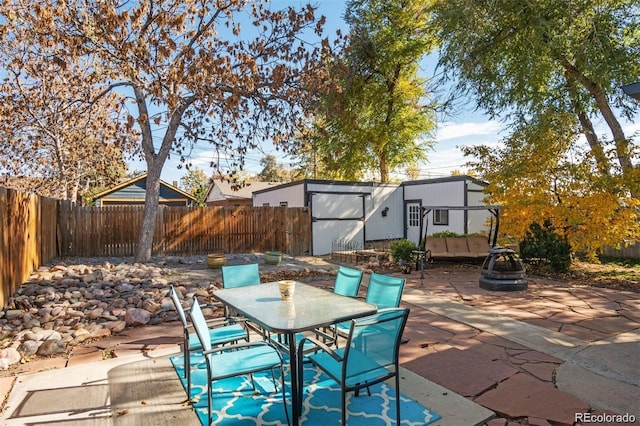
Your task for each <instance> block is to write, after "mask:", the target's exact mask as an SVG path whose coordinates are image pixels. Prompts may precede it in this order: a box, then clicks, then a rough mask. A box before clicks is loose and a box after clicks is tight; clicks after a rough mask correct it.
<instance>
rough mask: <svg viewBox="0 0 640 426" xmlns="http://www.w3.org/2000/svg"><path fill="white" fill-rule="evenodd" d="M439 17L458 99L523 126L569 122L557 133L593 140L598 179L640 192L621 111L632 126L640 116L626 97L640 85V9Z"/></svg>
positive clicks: (615, 0)
mask: <svg viewBox="0 0 640 426" xmlns="http://www.w3.org/2000/svg"><path fill="white" fill-rule="evenodd" d="M433 12H434V16H435V18H434V20H433V27H434V28H436V29H437V34H438V36H439V38H440V39H441V40H442V49H441V57H440V67H441V68H442V69H443V75H444V79H443V82H445V83H447V82H448V81H450V80H454V81H457V86H456V87H457V93H461V94H471V95H474V96H475V97H476V99H477V105H478V107H480V108H482V109H485V110H486V111H488V112H489V113H490V114H491V115H492V116H495V115H498V114H505V118H507V119H511V120H513V122H514V123H516V125H517V124H518V123H521V122H526V121H532V119H533V120H534V121H535V117H539V118H540V119H542V116H543V115H545V114H548V113H549V112H550V111H553V112H554V113H558V114H570V115H571V116H573V118H569V119H568V120H567V121H565V122H561V123H557V124H558V125H559V126H563V127H564V126H571V127H572V128H574V129H576V130H577V129H579V130H580V132H581V133H582V134H583V135H584V137H585V138H586V140H587V144H588V146H589V150H590V152H591V155H590V156H589V158H590V160H591V161H593V162H594V163H595V166H594V172H595V173H599V174H601V175H603V176H607V175H615V174H618V173H620V174H621V175H622V176H623V178H624V179H623V180H620V181H619V183H620V184H622V185H624V186H625V187H626V190H627V191H629V192H630V193H631V194H633V195H634V196H637V194H639V193H640V192H639V186H638V185H640V183H639V182H640V176H639V175H638V166H637V165H634V161H635V162H637V158H638V157H637V155H638V152H637V147H636V145H634V144H633V140H632V139H631V138H628V137H627V136H626V135H625V134H624V132H623V130H622V125H621V123H620V121H619V120H618V118H617V117H616V115H615V112H614V111H615V109H617V110H618V111H620V114H621V116H624V117H627V118H630V117H632V116H633V113H634V111H638V104H637V103H634V101H632V100H631V99H630V98H628V99H627V98H626V96H624V94H622V91H621V90H619V89H618V88H619V87H620V86H621V85H624V84H627V83H629V82H635V81H638V79H639V77H640V49H638V46H639V45H640V7H638V4H637V2H635V1H626V0H603V1H599V2H593V1H591V0H576V1H572V2H571V4H570V5H567V4H565V3H562V2H557V1H554V0H542V1H538V0H536V1H533V0H525V1H517V2H514V1H510V0H499V1H493V2H476V1H471V0H446V1H445V0H438V1H436V2H435V3H434V7H433ZM566 116H567V117H569V115H566ZM597 119H602V120H604V122H605V123H606V125H607V126H608V127H609V130H610V132H611V136H612V139H613V144H612V145H613V146H612V147H611V149H609V146H608V144H607V141H605V140H602V139H601V138H600V137H599V136H598V135H597V134H596V133H595V131H594V125H593V122H594V120H597ZM558 130H560V129H558ZM573 144H575V145H577V144H578V139H577V138H574V140H573Z"/></svg>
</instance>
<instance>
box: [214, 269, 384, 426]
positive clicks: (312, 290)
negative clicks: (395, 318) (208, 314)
mask: <svg viewBox="0 0 640 426" xmlns="http://www.w3.org/2000/svg"><path fill="white" fill-rule="evenodd" d="M213 295H214V297H215V298H216V299H218V300H219V301H220V302H222V303H224V304H225V305H227V306H228V307H230V308H232V309H233V310H235V311H236V312H238V313H239V314H242V315H243V316H245V317H246V318H247V319H249V320H250V321H253V322H255V323H256V324H258V325H260V326H261V327H263V328H264V329H265V330H267V331H269V332H272V333H278V334H283V335H284V336H285V339H286V341H287V342H295V341H296V333H301V332H304V331H310V330H313V329H316V328H318V327H324V326H329V325H331V324H335V323H339V322H342V321H349V320H352V319H356V318H361V317H365V316H368V315H373V314H375V313H376V312H377V308H376V306H375V305H372V304H369V303H366V302H364V301H362V300H359V299H355V298H351V297H346V296H342V295H339V294H335V293H333V292H330V291H327V290H323V289H321V288H317V287H313V286H311V285H307V284H303V283H300V282H296V284H295V291H294V293H293V298H292V299H291V300H282V299H281V298H280V292H279V289H278V282H277V281H276V282H270V283H264V284H260V285H254V286H249V287H236V288H227V289H222V290H217V291H215V292H214V293H213ZM288 349H289V366H290V369H289V370H290V374H291V398H292V412H293V416H292V417H293V419H292V420H293V424H294V425H297V424H298V419H299V417H300V411H301V409H302V389H298V375H299V374H301V372H302V363H301V362H300V363H298V361H297V353H296V347H295V343H294V344H291V345H289V346H288ZM298 364H300V365H298Z"/></svg>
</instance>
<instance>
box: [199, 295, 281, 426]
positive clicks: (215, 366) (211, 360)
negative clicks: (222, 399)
mask: <svg viewBox="0 0 640 426" xmlns="http://www.w3.org/2000/svg"><path fill="white" fill-rule="evenodd" d="M190 316H191V322H192V324H193V327H194V328H195V330H196V335H197V336H198V340H199V341H200V345H201V346H202V348H203V349H204V351H203V352H202V354H203V356H204V360H205V364H206V367H207V377H208V378H209V380H208V383H207V414H208V421H207V423H208V424H211V422H212V418H211V413H212V407H213V391H212V388H211V387H212V382H213V381H216V380H221V379H226V378H229V377H237V376H243V375H249V376H251V381H252V383H253V373H257V372H259V371H266V370H270V371H271V377H272V379H273V381H274V385H275V382H276V379H275V377H274V375H273V370H274V369H275V368H279V369H280V389H281V391H282V405H283V409H284V412H285V416H286V418H287V424H290V420H289V411H288V410H287V399H286V394H285V386H284V367H283V360H282V355H281V354H280V352H279V351H278V350H277V349H276V347H275V346H273V345H272V344H271V343H270V342H268V341H265V340H259V341H251V342H246V343H239V344H235V345H229V346H223V347H217V348H214V347H213V345H212V342H211V338H210V336H209V333H208V331H207V322H206V320H205V318H204V315H203V313H202V309H201V308H200V304H199V303H198V300H197V299H196V298H194V300H193V304H192V305H191V311H190ZM276 388H277V385H276ZM253 389H254V392H255V384H254V385H253Z"/></svg>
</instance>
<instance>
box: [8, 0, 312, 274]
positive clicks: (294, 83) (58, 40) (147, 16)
mask: <svg viewBox="0 0 640 426" xmlns="http://www.w3.org/2000/svg"><path fill="white" fill-rule="evenodd" d="M5 4H6V6H5V10H9V11H11V14H12V18H11V25H18V24H19V25H20V26H24V27H25V28H27V29H29V30H31V31H32V32H33V33H34V34H37V35H38V40H37V44H38V45H39V46H58V45H60V46H63V48H60V49H59V50H57V51H56V57H57V58H58V60H59V61H60V62H62V63H65V64H71V63H75V62H76V61H78V60H82V58H86V57H92V58H94V62H93V65H94V68H93V70H94V72H93V76H94V77H95V80H94V81H92V83H93V84H94V85H95V86H98V87H100V89H101V92H100V95H99V96H95V97H94V98H93V101H94V102H97V101H98V100H99V99H101V97H104V96H107V95H108V94H111V93H114V92H115V93H124V94H126V95H127V96H129V99H130V100H131V102H130V103H129V104H128V107H129V108H131V111H130V113H129V115H128V117H127V123H128V126H129V127H130V128H135V129H139V131H140V134H141V137H140V142H139V146H140V151H141V152H142V155H143V157H144V159H145V162H146V164H147V172H148V176H147V188H146V189H147V190H146V199H145V208H144V213H143V219H142V225H141V229H140V234H139V240H138V246H137V251H136V255H135V260H136V261H140V262H144V261H148V260H149V259H150V258H151V248H152V239H153V230H154V226H155V216H156V211H157V208H158V197H159V190H160V174H161V171H162V168H163V166H164V164H165V161H166V159H167V157H168V155H169V153H170V151H171V150H174V151H175V152H176V153H177V154H178V155H183V154H185V153H186V152H188V151H189V149H190V148H191V147H192V145H193V144H195V143H198V142H209V143H211V144H212V149H213V150H214V151H216V152H218V153H219V155H220V157H222V156H225V157H229V156H231V155H232V154H233V153H236V155H235V156H232V157H231V158H232V161H231V167H239V168H242V165H243V162H244V155H245V154H246V152H247V151H248V150H249V149H251V148H253V147H255V146H256V145H257V143H258V141H260V140H265V139H266V140H271V141H272V142H273V143H275V144H276V145H279V144H286V143H287V141H288V140H289V136H290V135H291V134H292V133H293V129H295V128H296V126H297V123H298V121H299V120H300V115H301V111H302V110H303V108H300V107H299V102H301V101H302V100H304V99H306V97H305V96H303V95H302V94H301V93H300V90H301V88H302V87H304V86H305V83H304V80H305V79H306V78H307V76H314V78H315V77H316V76H318V75H319V73H317V72H316V73H313V72H311V70H310V67H311V66H312V64H313V63H314V61H313V57H314V55H315V54H316V53H317V51H318V49H319V47H317V46H316V47H314V48H313V49H309V48H307V47H308V44H307V43H306V42H305V41H304V38H305V37H312V36H314V35H315V36H317V34H319V32H320V30H321V24H322V20H318V21H316V19H315V16H314V9H313V8H312V7H311V6H307V7H305V8H304V9H302V10H300V11H295V10H293V9H291V8H288V9H285V10H281V11H272V10H270V9H269V8H268V7H267V5H268V3H267V2H261V1H245V0H230V1H226V2H200V1H196V0H183V1H180V2H178V3H176V2H174V1H170V0H154V1H151V0H138V1H132V2H125V3H118V2H113V1H97V0H78V1H74V2H53V1H45V2H42V1H37V2H36V1H34V0H7V2H5ZM13 17H15V19H13ZM11 25H9V26H5V27H4V28H3V31H5V32H6V31H12V27H11ZM245 25H246V26H247V28H245ZM217 165H218V164H214V166H217Z"/></svg>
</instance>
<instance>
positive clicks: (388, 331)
mask: <svg viewBox="0 0 640 426" xmlns="http://www.w3.org/2000/svg"><path fill="white" fill-rule="evenodd" d="M408 317H409V309H408V308H389V309H382V310H380V311H378V313H376V314H374V315H371V316H368V317H365V318H361V319H358V320H353V321H351V329H350V331H349V337H348V339H347V343H346V346H345V354H344V358H345V362H344V364H343V369H344V371H343V374H344V377H346V378H351V379H353V378H354V377H360V378H361V379H364V380H365V381H372V380H376V379H377V378H380V377H381V376H386V375H388V374H389V375H393V373H395V372H397V368H398V352H399V350H400V343H401V338H402V333H403V331H404V327H405V325H406V323H407V318H408ZM371 361H373V362H371Z"/></svg>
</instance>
